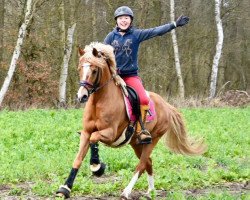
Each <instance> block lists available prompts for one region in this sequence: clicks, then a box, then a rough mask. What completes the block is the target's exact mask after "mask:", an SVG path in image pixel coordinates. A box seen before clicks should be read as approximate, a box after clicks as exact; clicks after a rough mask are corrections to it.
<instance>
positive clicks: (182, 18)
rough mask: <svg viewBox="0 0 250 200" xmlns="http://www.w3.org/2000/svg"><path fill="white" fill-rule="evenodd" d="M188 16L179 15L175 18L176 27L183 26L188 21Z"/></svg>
mask: <svg viewBox="0 0 250 200" xmlns="http://www.w3.org/2000/svg"><path fill="white" fill-rule="evenodd" d="M188 21H189V17H187V16H183V15H181V16H180V17H179V18H178V19H177V20H176V22H175V23H176V27H178V26H184V25H186V24H187V23H188Z"/></svg>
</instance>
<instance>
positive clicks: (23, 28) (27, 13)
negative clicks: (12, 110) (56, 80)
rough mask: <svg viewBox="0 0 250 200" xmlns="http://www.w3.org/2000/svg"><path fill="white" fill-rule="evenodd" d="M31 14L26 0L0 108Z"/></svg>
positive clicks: (29, 0) (30, 8) (0, 92)
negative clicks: (22, 20)
mask: <svg viewBox="0 0 250 200" xmlns="http://www.w3.org/2000/svg"><path fill="white" fill-rule="evenodd" d="M32 14H33V13H32V0H27V4H26V11H25V17H24V22H23V24H22V25H21V27H20V28H19V33H18V38H17V43H16V47H15V49H14V52H13V56H12V59H11V63H10V67H9V71H8V74H7V76H6V78H5V80H4V83H3V86H2V88H1V91H0V107H1V105H2V102H3V99H4V97H5V94H6V93H7V91H8V88H9V85H10V82H11V79H12V76H13V74H14V72H15V69H16V64H17V61H18V58H19V55H20V53H21V49H22V45H23V41H24V38H25V35H26V30H27V26H28V25H29V23H30V21H31V19H32V17H33V16H32Z"/></svg>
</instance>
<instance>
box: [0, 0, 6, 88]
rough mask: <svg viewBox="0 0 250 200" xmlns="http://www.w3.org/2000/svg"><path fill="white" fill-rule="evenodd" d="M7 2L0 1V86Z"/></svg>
mask: <svg viewBox="0 0 250 200" xmlns="http://www.w3.org/2000/svg"><path fill="white" fill-rule="evenodd" d="M4 3H5V1H4V0H0V84H2V80H3V72H2V62H3V49H4V48H3V45H4V43H3V41H4V37H3V35H4V34H3V33H4V7H5V5H4Z"/></svg>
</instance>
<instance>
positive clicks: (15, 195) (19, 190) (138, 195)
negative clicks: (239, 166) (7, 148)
mask: <svg viewBox="0 0 250 200" xmlns="http://www.w3.org/2000/svg"><path fill="white" fill-rule="evenodd" d="M31 187H32V183H21V184H18V185H13V186H9V185H0V199H3V200H20V199H26V200H50V199H55V198H54V197H39V196H36V195H34V194H32V192H31ZM225 191H226V192H228V193H230V194H231V195H232V196H238V195H240V194H249V195H250V184H249V181H246V182H244V183H225V184H223V185H217V186H211V187H208V188H203V189H190V190H184V191H183V194H185V196H186V197H190V196H192V197H198V196H199V197H200V196H206V195H207V194H209V193H210V192H213V193H221V192H225ZM172 192H174V191H171V190H170V191H166V190H157V191H156V196H155V199H157V200H161V199H166V197H167V196H169V195H170V194H171V193H172ZM71 199H72V200H117V199H119V196H112V195H108V194H107V195H104V196H101V197H93V196H89V195H87V196H84V197H83V196H72V198H71ZM140 199H150V198H149V197H148V196H147V195H146V194H145V193H143V192H141V191H133V192H132V194H131V200H140Z"/></svg>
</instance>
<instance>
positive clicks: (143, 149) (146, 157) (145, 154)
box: [121, 138, 159, 199]
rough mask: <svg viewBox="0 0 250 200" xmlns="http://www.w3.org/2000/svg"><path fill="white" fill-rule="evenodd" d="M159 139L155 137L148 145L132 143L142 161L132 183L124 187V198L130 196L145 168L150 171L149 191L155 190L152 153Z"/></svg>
mask: <svg viewBox="0 0 250 200" xmlns="http://www.w3.org/2000/svg"><path fill="white" fill-rule="evenodd" d="M158 140H159V138H154V140H153V142H152V143H151V144H146V145H137V144H131V146H132V147H133V149H134V151H135V154H136V156H137V157H138V158H139V159H140V162H139V164H138V165H137V167H136V170H135V173H134V176H133V177H132V179H131V181H130V183H129V184H128V186H127V187H126V188H125V189H124V191H123V193H122V195H121V197H122V198H123V199H128V198H129V195H130V194H131V192H132V189H133V187H134V185H135V183H136V182H137V180H138V178H139V177H140V176H141V174H142V173H143V172H144V171H145V170H146V171H147V173H148V185H149V186H148V193H150V192H151V191H152V190H154V179H153V168H152V160H151V158H150V155H151V153H152V150H153V148H154V147H155V145H156V144H157V142H158Z"/></svg>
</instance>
